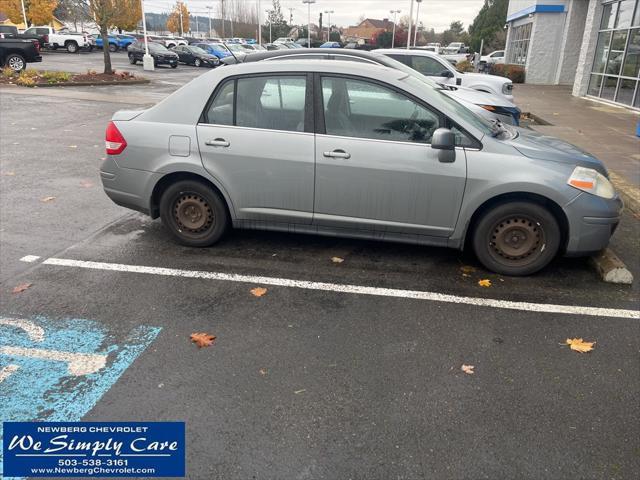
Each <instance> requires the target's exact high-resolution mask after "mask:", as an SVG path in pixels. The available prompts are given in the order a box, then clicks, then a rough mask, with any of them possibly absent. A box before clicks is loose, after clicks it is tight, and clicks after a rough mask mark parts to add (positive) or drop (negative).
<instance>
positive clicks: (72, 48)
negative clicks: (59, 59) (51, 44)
mask: <svg viewBox="0 0 640 480" xmlns="http://www.w3.org/2000/svg"><path fill="white" fill-rule="evenodd" d="M67 52H69V53H77V52H78V44H77V43H76V42H67Z"/></svg>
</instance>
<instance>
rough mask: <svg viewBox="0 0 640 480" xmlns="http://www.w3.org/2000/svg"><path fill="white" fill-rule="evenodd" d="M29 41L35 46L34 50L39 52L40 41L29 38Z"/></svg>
mask: <svg viewBox="0 0 640 480" xmlns="http://www.w3.org/2000/svg"><path fill="white" fill-rule="evenodd" d="M31 42H32V43H33V45H34V46H35V47H36V52H38V53H40V42H39V41H38V40H31Z"/></svg>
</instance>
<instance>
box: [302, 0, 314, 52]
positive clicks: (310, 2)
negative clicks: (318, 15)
mask: <svg viewBox="0 0 640 480" xmlns="http://www.w3.org/2000/svg"><path fill="white" fill-rule="evenodd" d="M305 3H306V4H307V15H308V19H307V48H311V4H312V3H316V0H302V4H303V5H304V4H305Z"/></svg>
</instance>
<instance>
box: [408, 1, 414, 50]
mask: <svg viewBox="0 0 640 480" xmlns="http://www.w3.org/2000/svg"><path fill="white" fill-rule="evenodd" d="M412 23H413V0H411V10H410V11H409V31H408V32H407V50H409V48H410V46H411V24H412Z"/></svg>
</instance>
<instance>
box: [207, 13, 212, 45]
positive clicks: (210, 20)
mask: <svg viewBox="0 0 640 480" xmlns="http://www.w3.org/2000/svg"><path fill="white" fill-rule="evenodd" d="M207 10H208V11H209V37H208V38H211V5H209V6H208V7H207Z"/></svg>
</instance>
